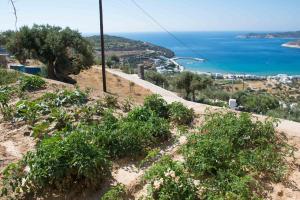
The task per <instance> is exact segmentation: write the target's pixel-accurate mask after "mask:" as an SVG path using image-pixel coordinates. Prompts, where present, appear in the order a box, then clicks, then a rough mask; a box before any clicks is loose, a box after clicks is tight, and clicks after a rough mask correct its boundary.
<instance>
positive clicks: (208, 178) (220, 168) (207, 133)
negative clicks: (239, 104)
mask: <svg viewBox="0 0 300 200" xmlns="http://www.w3.org/2000/svg"><path fill="white" fill-rule="evenodd" d="M290 150H291V149H290V147H289V146H288V145H287V143H286V141H285V139H284V138H281V137H280V136H278V135H276V133H275V128H274V121H272V120H270V121H266V122H259V121H256V122H253V121H252V120H251V117H250V115H249V114H246V113H242V114H240V115H237V114H234V113H226V114H222V113H215V114H210V115H209V116H208V117H207V119H206V122H205V124H204V125H203V126H202V127H201V129H200V133H198V134H197V133H196V134H192V135H191V136H190V137H189V138H188V144H187V145H186V148H185V150H184V155H185V159H186V165H187V168H188V170H189V171H190V172H192V173H193V175H194V177H195V178H196V179H198V180H201V182H200V183H201V185H202V186H203V188H204V189H203V190H202V193H201V195H202V196H203V198H204V199H227V198H229V199H231V198H232V199H257V198H259V197H262V195H263V194H262V188H263V186H264V185H263V181H266V180H267V181H271V182H277V181H279V180H281V179H282V178H283V177H284V173H285V169H286V166H285V163H284V156H287V155H289V153H290Z"/></svg>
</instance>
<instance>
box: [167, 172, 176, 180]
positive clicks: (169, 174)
mask: <svg viewBox="0 0 300 200" xmlns="http://www.w3.org/2000/svg"><path fill="white" fill-rule="evenodd" d="M165 176H166V177H168V176H169V177H172V178H175V177H176V174H175V172H174V171H173V170H168V171H167V172H165Z"/></svg>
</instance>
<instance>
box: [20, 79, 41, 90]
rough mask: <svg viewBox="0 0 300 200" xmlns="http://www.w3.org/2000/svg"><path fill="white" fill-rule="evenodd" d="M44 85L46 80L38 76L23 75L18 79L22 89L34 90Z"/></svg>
mask: <svg viewBox="0 0 300 200" xmlns="http://www.w3.org/2000/svg"><path fill="white" fill-rule="evenodd" d="M45 86H46V82H45V81H44V80H43V79H42V78H41V77H39V76H23V77H22V78H21V80H20V89H21V90H22V91H35V90H39V89H42V88H44V87H45Z"/></svg>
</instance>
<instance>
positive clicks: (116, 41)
mask: <svg viewBox="0 0 300 200" xmlns="http://www.w3.org/2000/svg"><path fill="white" fill-rule="evenodd" d="M86 39H87V40H89V41H90V42H91V43H92V44H93V46H94V47H95V49H96V50H97V51H100V50H101V48H100V37H99V36H97V35H94V36H90V37H86ZM104 39H105V50H106V51H114V52H119V51H127V52H128V51H139V52H144V51H148V52H149V51H155V55H157V56H165V57H168V58H171V57H174V52H172V51H171V50H169V49H167V48H164V47H160V46H157V45H154V44H151V43H147V42H142V41H135V40H131V39H127V38H123V37H116V36H110V35H105V37H104Z"/></svg>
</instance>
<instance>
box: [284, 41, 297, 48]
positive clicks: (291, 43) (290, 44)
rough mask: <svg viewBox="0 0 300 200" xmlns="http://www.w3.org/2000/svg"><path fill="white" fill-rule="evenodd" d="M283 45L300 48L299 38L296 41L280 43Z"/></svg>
mask: <svg viewBox="0 0 300 200" xmlns="http://www.w3.org/2000/svg"><path fill="white" fill-rule="evenodd" d="M282 46H283V47H288V48H297V49H300V40H298V41H292V42H287V43H285V44H283V45H282Z"/></svg>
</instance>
